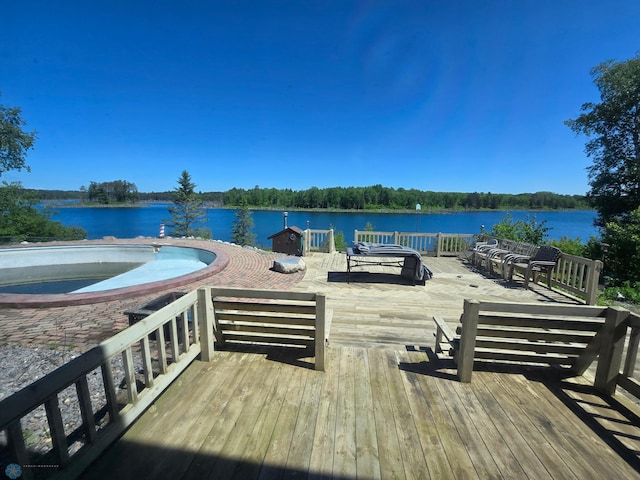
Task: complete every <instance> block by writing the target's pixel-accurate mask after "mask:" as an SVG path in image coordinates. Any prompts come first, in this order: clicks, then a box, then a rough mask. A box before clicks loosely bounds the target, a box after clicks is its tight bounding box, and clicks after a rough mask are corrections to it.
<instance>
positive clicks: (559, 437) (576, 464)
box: [491, 373, 601, 478]
mask: <svg viewBox="0 0 640 480" xmlns="http://www.w3.org/2000/svg"><path fill="white" fill-rule="evenodd" d="M491 375H493V376H494V377H496V381H495V383H494V386H493V387H494V388H492V392H494V394H496V397H497V398H499V401H500V402H502V403H503V404H507V405H509V404H510V405H513V407H514V410H511V412H510V416H512V417H513V418H515V419H516V420H515V424H516V425H517V426H518V428H519V429H521V431H522V432H523V433H522V434H523V435H524V436H525V437H526V438H527V441H528V442H529V446H530V448H532V449H533V450H534V452H536V454H537V455H540V454H541V453H540V446H542V445H546V446H547V448H551V449H553V450H554V451H556V452H557V453H558V455H559V457H560V459H561V460H562V462H561V463H553V464H545V467H546V469H547V471H548V472H549V474H550V475H551V477H552V478H563V477H567V476H568V477H571V476H573V475H575V476H576V477H577V478H601V477H598V475H597V473H596V471H595V470H594V469H593V468H592V467H591V466H590V465H589V464H588V463H587V462H585V459H586V458H589V455H587V456H586V457H585V456H582V455H580V454H579V452H578V451H576V448H575V446H574V445H572V443H573V442H571V441H567V440H566V438H565V435H563V434H562V432H561V429H564V428H565V427H564V425H563V424H562V421H563V419H562V416H561V415H559V414H558V412H557V411H556V410H555V409H549V408H548V407H547V408H545V406H546V403H545V402H544V399H543V398H541V397H540V396H539V395H537V394H536V393H535V391H534V390H533V389H531V388H528V389H527V390H526V391H527V393H528V395H522V393H521V392H522V391H523V390H522V388H521V386H522V385H523V384H522V382H521V379H520V378H518V375H509V374H503V373H494V374H491ZM518 384H520V385H518ZM529 386H532V387H533V385H529V384H527V387H529ZM560 408H561V407H560ZM561 409H562V410H564V409H563V408H561ZM577 429H579V425H577V424H576V430H577Z"/></svg>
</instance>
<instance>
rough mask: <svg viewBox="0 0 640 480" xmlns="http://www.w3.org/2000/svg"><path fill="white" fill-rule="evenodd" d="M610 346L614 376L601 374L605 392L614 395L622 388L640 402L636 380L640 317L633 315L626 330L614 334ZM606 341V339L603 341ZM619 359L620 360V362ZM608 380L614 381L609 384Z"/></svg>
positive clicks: (639, 385) (638, 386)
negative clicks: (617, 388)
mask: <svg viewBox="0 0 640 480" xmlns="http://www.w3.org/2000/svg"><path fill="white" fill-rule="evenodd" d="M613 335H615V337H614V338H612V339H611V340H610V341H609V342H607V343H608V344H609V343H610V344H611V347H610V350H611V351H612V354H611V357H612V358H613V362H612V363H613V367H612V369H611V371H612V375H608V376H607V375H606V373H602V374H601V378H604V379H605V380H603V381H602V383H603V386H604V390H605V392H607V393H613V392H614V391H615V387H616V386H620V387H621V388H623V389H624V390H626V391H627V392H628V393H629V394H630V395H633V396H634V397H635V398H636V399H638V401H640V380H639V379H638V378H634V374H635V366H636V361H637V359H638V344H639V343H640V315H638V314H637V313H631V314H630V315H629V316H628V317H627V320H626V328H624V329H618V332H613V333H612V336H613ZM603 341H604V339H603ZM625 341H626V354H625V355H624V356H623V350H624V346H625V345H624V344H625ZM618 359H619V360H618ZM608 378H613V379H614V381H613V382H610V383H609V384H608V383H607V379H608Z"/></svg>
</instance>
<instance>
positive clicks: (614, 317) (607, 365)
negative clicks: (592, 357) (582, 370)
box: [594, 307, 629, 395]
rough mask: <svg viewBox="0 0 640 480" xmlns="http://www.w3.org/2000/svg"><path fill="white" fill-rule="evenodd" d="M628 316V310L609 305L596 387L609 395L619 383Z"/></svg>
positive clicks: (599, 357)
mask: <svg viewBox="0 0 640 480" xmlns="http://www.w3.org/2000/svg"><path fill="white" fill-rule="evenodd" d="M628 318H629V311H628V310H625V309H623V308H620V307H609V308H608V309H607V316H606V318H605V321H604V325H603V326H602V342H601V343H600V354H599V356H598V366H597V368H596V378H595V381H594V387H595V388H596V390H598V391H600V392H602V393H604V394H607V395H613V394H614V393H615V391H616V386H617V385H618V375H619V374H620V365H621V364H622V351H623V349H624V341H625V337H626V333H627V322H626V320H627V319H628Z"/></svg>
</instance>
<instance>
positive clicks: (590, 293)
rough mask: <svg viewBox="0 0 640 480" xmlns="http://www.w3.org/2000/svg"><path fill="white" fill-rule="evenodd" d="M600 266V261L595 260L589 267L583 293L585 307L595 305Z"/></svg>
mask: <svg viewBox="0 0 640 480" xmlns="http://www.w3.org/2000/svg"><path fill="white" fill-rule="evenodd" d="M602 266H603V265H602V262H601V261H600V260H595V261H593V262H592V263H591V265H590V268H589V273H588V276H587V285H586V287H587V288H586V292H585V293H586V295H585V303H586V304H587V305H595V304H596V301H597V300H598V286H599V284H600V273H601V272H602Z"/></svg>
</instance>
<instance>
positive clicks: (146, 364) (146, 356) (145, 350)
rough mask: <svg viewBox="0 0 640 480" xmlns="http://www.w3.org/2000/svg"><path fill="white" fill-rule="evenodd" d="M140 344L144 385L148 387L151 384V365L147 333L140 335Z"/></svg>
mask: <svg viewBox="0 0 640 480" xmlns="http://www.w3.org/2000/svg"><path fill="white" fill-rule="evenodd" d="M140 344H141V345H140V346H141V350H142V369H143V370H144V385H145V386H146V387H147V388H149V387H152V386H153V366H152V364H151V348H150V347H149V337H148V336H147V335H145V336H144V337H142V340H140Z"/></svg>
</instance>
